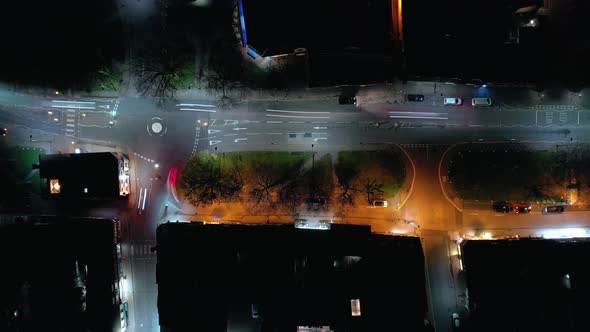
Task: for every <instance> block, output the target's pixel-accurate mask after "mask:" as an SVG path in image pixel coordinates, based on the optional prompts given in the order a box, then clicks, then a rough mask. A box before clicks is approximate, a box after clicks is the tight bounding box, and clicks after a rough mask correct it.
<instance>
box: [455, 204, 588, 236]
mask: <svg viewBox="0 0 590 332" xmlns="http://www.w3.org/2000/svg"><path fill="white" fill-rule="evenodd" d="M589 226H590V215H589V214H588V212H586V211H572V212H568V211H567V210H566V212H564V213H562V214H558V215H543V214H542V213H541V212H538V211H533V212H531V213H529V214H518V215H517V214H515V213H499V212H494V211H492V209H491V207H490V208H488V209H487V210H464V211H463V231H464V232H467V231H469V230H481V231H484V230H485V231H490V232H491V233H492V235H493V230H495V229H509V230H514V231H515V234H519V233H518V232H517V231H516V230H526V229H530V230H534V229H552V228H577V227H589ZM519 235H521V236H528V235H529V234H527V232H526V231H525V232H524V233H523V234H519Z"/></svg>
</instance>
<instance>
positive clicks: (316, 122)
mask: <svg viewBox="0 0 590 332" xmlns="http://www.w3.org/2000/svg"><path fill="white" fill-rule="evenodd" d="M312 123H313V124H320V123H328V121H314V122H312Z"/></svg>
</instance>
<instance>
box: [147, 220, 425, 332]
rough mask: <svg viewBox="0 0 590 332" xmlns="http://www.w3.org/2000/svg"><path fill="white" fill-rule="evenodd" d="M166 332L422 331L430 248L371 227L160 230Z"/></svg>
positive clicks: (179, 226)
mask: <svg viewBox="0 0 590 332" xmlns="http://www.w3.org/2000/svg"><path fill="white" fill-rule="evenodd" d="M157 257H158V264H157V283H158V312H159V320H160V325H161V327H162V329H163V331H197V330H198V331H211V332H215V331H224V332H225V331H290V332H293V331H315V330H313V329H312V327H318V329H317V331H320V330H324V331H338V332H340V331H422V328H423V324H424V321H423V319H424V316H425V312H426V299H425V296H426V295H425V287H424V284H425V283H424V281H425V279H424V257H423V253H422V249H421V244H420V240H419V239H418V238H413V237H394V236H387V235H377V234H372V233H371V232H370V227H368V226H352V225H332V228H331V229H330V230H310V229H296V228H294V227H293V225H255V226H246V225H224V224H221V225H203V224H201V223H167V224H163V225H160V226H159V227H158V230H157Z"/></svg>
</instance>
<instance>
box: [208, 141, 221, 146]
mask: <svg viewBox="0 0 590 332" xmlns="http://www.w3.org/2000/svg"><path fill="white" fill-rule="evenodd" d="M221 142H222V141H209V146H211V145H215V144H219V143H221Z"/></svg>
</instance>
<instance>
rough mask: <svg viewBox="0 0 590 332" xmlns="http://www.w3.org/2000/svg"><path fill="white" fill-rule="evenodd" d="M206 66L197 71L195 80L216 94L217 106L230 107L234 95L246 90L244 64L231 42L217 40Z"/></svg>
mask: <svg viewBox="0 0 590 332" xmlns="http://www.w3.org/2000/svg"><path fill="white" fill-rule="evenodd" d="M210 52H211V54H210V56H209V59H208V61H207V64H208V68H207V69H206V70H203V71H199V73H198V74H197V81H198V82H199V85H200V87H201V88H203V89H205V90H207V92H208V93H209V94H211V95H214V96H216V99H217V100H216V103H217V106H218V107H220V108H230V107H231V106H232V105H233V103H234V99H235V97H236V94H238V95H241V94H243V93H245V91H246V90H247V88H246V85H245V84H244V82H243V81H244V78H245V64H244V60H243V57H242V54H240V53H239V52H238V51H237V50H236V48H235V45H233V44H232V43H228V41H224V40H218V41H216V42H215V44H214V46H213V47H211V49H210Z"/></svg>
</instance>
